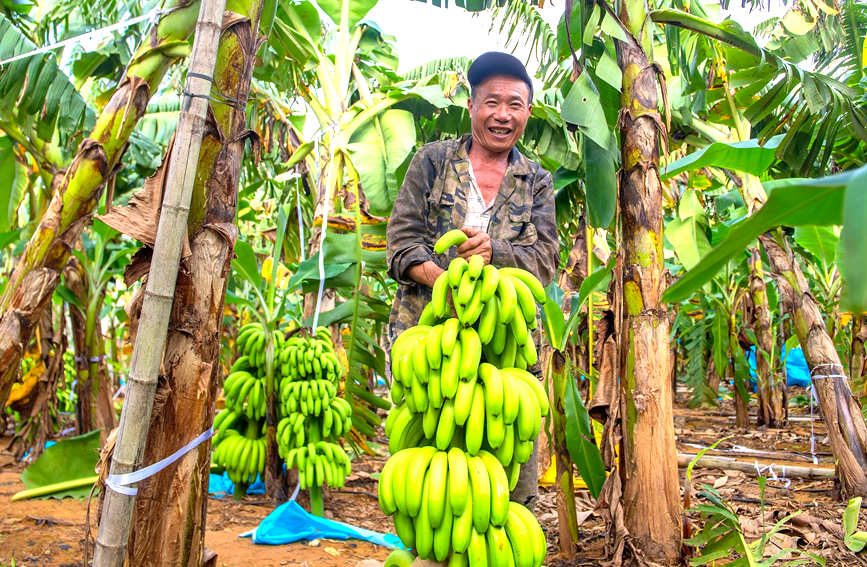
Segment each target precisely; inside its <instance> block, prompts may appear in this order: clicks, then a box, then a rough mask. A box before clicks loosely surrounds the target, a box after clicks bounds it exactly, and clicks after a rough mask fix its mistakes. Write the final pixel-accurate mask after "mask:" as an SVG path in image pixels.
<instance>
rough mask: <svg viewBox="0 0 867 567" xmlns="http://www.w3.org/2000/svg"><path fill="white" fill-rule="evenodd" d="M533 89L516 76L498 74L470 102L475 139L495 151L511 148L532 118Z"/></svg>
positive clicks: (478, 90)
mask: <svg viewBox="0 0 867 567" xmlns="http://www.w3.org/2000/svg"><path fill="white" fill-rule="evenodd" d="M529 99H530V89H529V88H527V84H526V83H525V82H524V81H522V80H520V79H516V78H514V77H508V76H505V75H494V76H492V77H489V78H488V79H487V80H485V82H483V83H482V84H480V85H478V86H477V87H476V89H475V93H474V95H473V96H472V97H471V98H470V100H469V101H468V102H467V108H469V111H470V124H471V126H472V132H473V143H474V144H480V145H481V146H482V147H483V148H485V149H486V150H488V151H491V152H494V153H501V152H505V151H509V150H511V149H512V148H513V147H514V146H515V144H516V143H517V142H518V139H519V138H520V137H521V135H522V134H523V133H524V128H525V127H526V126H527V120H529V118H530V102H529Z"/></svg>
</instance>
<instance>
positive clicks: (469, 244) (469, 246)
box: [458, 228, 494, 264]
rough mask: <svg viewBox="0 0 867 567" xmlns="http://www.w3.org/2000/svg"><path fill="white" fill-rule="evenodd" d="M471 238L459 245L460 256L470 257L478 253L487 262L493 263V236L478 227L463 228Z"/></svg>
mask: <svg viewBox="0 0 867 567" xmlns="http://www.w3.org/2000/svg"><path fill="white" fill-rule="evenodd" d="M461 230H463V231H464V234H466V235H467V236H468V237H469V238H468V239H467V240H466V242H464V243H463V244H461V245H460V246H458V256H460V257H461V258H464V259H468V258H469V257H470V256H474V255H476V254H478V255H479V256H481V257H482V259H484V260H485V264H490V263H491V256H492V255H493V252H494V251H493V248H491V237H490V236H488V233H487V232H484V231H481V230H479V229H478V228H462V229H461Z"/></svg>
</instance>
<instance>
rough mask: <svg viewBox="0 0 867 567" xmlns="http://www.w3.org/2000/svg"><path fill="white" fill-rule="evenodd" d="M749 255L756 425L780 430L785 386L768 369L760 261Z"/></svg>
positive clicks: (767, 317)
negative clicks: (754, 340)
mask: <svg viewBox="0 0 867 567" xmlns="http://www.w3.org/2000/svg"><path fill="white" fill-rule="evenodd" d="M749 252H750V297H751V298H752V302H753V320H752V326H753V331H754V332H755V335H756V341H758V344H757V345H756V384H757V388H756V389H757V391H758V398H759V412H758V417H757V424H758V425H760V426H761V425H767V426H768V427H783V426H785V424H786V417H787V416H786V407H785V404H784V403H783V400H784V399H785V397H786V382H785V380H781V379H780V375H779V374H778V373H777V372H776V371H775V370H774V369H773V368H771V365H770V361H769V360H768V354H767V353H770V352H772V351H773V350H774V333H773V332H772V330H771V310H770V308H769V306H768V293H767V286H766V285H765V278H764V272H763V270H762V257H761V255H760V254H759V249H758V248H757V247H752V248H750V249H749Z"/></svg>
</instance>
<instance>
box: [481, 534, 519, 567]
mask: <svg viewBox="0 0 867 567" xmlns="http://www.w3.org/2000/svg"><path fill="white" fill-rule="evenodd" d="M485 539H486V540H487V544H488V565H490V567H509V566H510V565H511V566H512V567H514V565H515V562H514V556H513V555H512V546H511V545H509V538H508V537H507V536H506V531H505V530H504V529H503V528H501V527H498V526H491V527H490V528H488V531H487V532H485Z"/></svg>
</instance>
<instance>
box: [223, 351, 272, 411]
mask: <svg viewBox="0 0 867 567" xmlns="http://www.w3.org/2000/svg"><path fill="white" fill-rule="evenodd" d="M243 359H244V357H241V358H239V359H238V361H236V362H235V364H234V365H232V368H233V370H232V371H230V372H229V375H228V376H226V381H225V382H223V397H224V398H225V399H226V407H230V408H233V409H235V410H236V411H238V412H241V413H244V414H245V415H246V416H247V417H249V418H250V419H261V418H263V417H265V380H264V378H262V377H260V376H258V375H255V374H252V373H251V372H250V370H252V369H250V368H249V367H245V366H243V364H244V362H245V361H244V360H243ZM239 363H240V364H239ZM238 368H245V369H243V370H239V369H238Z"/></svg>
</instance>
